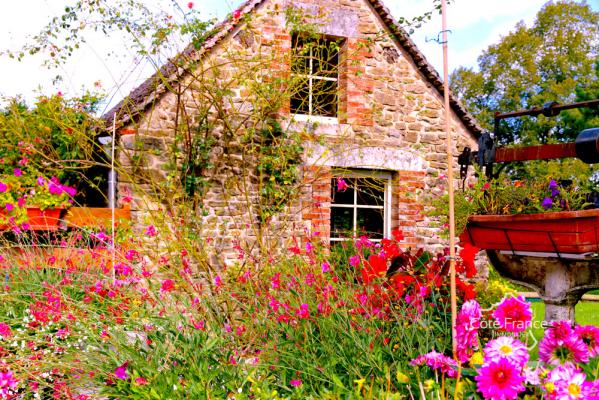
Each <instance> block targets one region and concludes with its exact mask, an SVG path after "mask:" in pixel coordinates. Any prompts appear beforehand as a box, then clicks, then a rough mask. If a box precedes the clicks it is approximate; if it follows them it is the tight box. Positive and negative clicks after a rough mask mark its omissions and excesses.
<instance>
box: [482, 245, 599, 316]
mask: <svg viewBox="0 0 599 400" xmlns="http://www.w3.org/2000/svg"><path fill="white" fill-rule="evenodd" d="M487 255H488V257H489V261H490V262H491V264H493V266H494V267H495V269H496V270H497V272H499V274H500V275H501V276H503V277H505V278H507V279H509V280H510V281H513V282H514V283H517V284H520V285H523V286H526V287H529V288H531V289H532V290H534V291H536V292H538V293H539V295H540V296H541V299H543V302H544V303H545V321H547V322H551V321H558V320H570V321H574V307H575V306H576V303H578V301H580V299H581V298H582V295H583V294H584V293H586V292H588V291H589V290H594V289H599V259H597V258H589V259H568V258H560V257H539V256H532V255H519V254H511V253H508V252H500V251H496V250H487Z"/></svg>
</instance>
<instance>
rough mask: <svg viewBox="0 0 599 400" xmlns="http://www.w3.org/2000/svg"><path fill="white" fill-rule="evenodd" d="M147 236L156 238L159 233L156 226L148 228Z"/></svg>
mask: <svg viewBox="0 0 599 400" xmlns="http://www.w3.org/2000/svg"><path fill="white" fill-rule="evenodd" d="M145 234H146V236H150V237H153V236H156V234H157V232H156V227H155V226H154V225H148V226H147V227H146V232H145Z"/></svg>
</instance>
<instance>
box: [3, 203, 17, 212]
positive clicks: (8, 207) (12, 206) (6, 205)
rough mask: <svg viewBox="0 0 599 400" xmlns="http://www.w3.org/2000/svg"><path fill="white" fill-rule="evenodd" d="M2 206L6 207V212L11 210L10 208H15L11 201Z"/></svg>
mask: <svg viewBox="0 0 599 400" xmlns="http://www.w3.org/2000/svg"><path fill="white" fill-rule="evenodd" d="M4 208H5V209H6V211H8V212H11V211H12V210H14V209H15V205H14V204H12V203H6V204H5V205H4Z"/></svg>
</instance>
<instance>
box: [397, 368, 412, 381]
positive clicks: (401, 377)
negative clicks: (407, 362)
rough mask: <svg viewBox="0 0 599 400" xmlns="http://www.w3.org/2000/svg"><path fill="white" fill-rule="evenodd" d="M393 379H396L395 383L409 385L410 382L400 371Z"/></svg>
mask: <svg viewBox="0 0 599 400" xmlns="http://www.w3.org/2000/svg"><path fill="white" fill-rule="evenodd" d="M395 377H396V378H397V382H399V383H409V382H410V378H409V377H408V376H407V375H406V374H404V373H403V372H401V371H397V375H395Z"/></svg>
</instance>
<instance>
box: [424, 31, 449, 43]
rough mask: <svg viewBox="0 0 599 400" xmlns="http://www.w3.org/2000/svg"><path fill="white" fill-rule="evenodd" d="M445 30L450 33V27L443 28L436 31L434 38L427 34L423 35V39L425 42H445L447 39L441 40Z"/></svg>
mask: <svg viewBox="0 0 599 400" xmlns="http://www.w3.org/2000/svg"><path fill="white" fill-rule="evenodd" d="M445 32H448V33H452V32H451V30H450V29H445V30H443V31H440V32H439V33H437V37H436V38H429V37H428V36H425V37H424V41H425V42H427V43H428V42H437V43H439V44H445V43H447V41H443V39H441V35H443V34H444V33H445Z"/></svg>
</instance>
